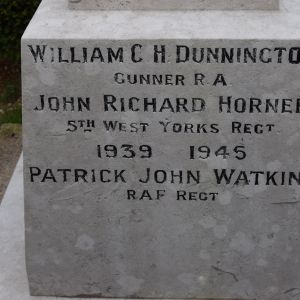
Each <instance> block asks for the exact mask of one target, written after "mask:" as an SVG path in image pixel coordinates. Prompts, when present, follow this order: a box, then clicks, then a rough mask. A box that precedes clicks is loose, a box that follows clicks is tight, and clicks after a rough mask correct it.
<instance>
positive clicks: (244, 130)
mask: <svg viewBox="0 0 300 300" xmlns="http://www.w3.org/2000/svg"><path fill="white" fill-rule="evenodd" d="M281 5H282V10H281V11H279V12H258V11H255V12H218V11H214V12H213V11H210V12H181V13H179V12H125V11H124V12H102V11H99V12H88V11H69V10H68V9H67V6H66V3H65V2H64V1H60V0H44V1H43V2H42V4H41V6H40V8H39V11H38V12H37V14H36V15H35V17H34V18H33V20H32V22H31V24H30V25H29V27H28V29H27V31H26V32H25V34H24V36H23V40H22V76H23V124H24V175H25V177H24V178H25V221H26V222H25V228H26V259H27V271H28V276H29V284H30V291H31V294H32V295H45V296H49V295H52V296H68V297H74V296H77V297H131V298H140V297H141V298H198V299H199V298H222V297H223V298H239V299H256V300H295V299H297V297H299V289H300V287H299V284H300V274H299V263H300V257H299V247H300V244H299V240H300V236H299V228H300V221H299V217H298V216H299V200H298V199H299V195H300V194H299V191H300V190H299V184H300V182H299V181H300V180H299V159H298V153H299V150H300V149H299V148H300V144H299V133H298V132H299V121H298V116H299V112H300V100H299V99H298V98H297V97H298V95H299V92H300V90H299V84H298V83H299V80H300V74H299V64H300V48H299V37H300V26H299V24H300V19H299V11H300V10H299V8H300V4H299V3H297V2H296V1H283V2H282V3H281ZM179 18H180V22H174V20H175V19H179ZM212 20H213V21H214V22H213V23H212ZM211 24H214V26H211ZM261 28H264V30H261ZM221 174H223V175H221ZM224 174H226V176H225V175H224ZM221 178H222V179H221Z"/></svg>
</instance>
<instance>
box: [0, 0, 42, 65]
mask: <svg viewBox="0 0 300 300" xmlns="http://www.w3.org/2000/svg"><path fill="white" fill-rule="evenodd" d="M39 3H40V0H0V58H5V59H10V60H13V61H16V60H19V59H20V38H21V36H22V34H23V32H24V30H25V28H26V26H27V25H28V23H29V21H30V19H31V18H32V16H33V14H34V12H35V10H36V9H37V7H38V5H39Z"/></svg>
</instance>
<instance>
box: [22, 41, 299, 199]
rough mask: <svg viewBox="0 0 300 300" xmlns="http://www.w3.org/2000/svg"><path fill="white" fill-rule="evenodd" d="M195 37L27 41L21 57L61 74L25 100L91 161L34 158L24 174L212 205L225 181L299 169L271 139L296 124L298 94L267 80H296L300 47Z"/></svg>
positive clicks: (265, 182)
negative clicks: (61, 79) (112, 42)
mask: <svg viewBox="0 0 300 300" xmlns="http://www.w3.org/2000/svg"><path fill="white" fill-rule="evenodd" d="M248 43H249V44H251V45H252V44H256V43H250V42H248ZM104 44H105V43H104ZM106 44H107V42H106ZM194 44H197V43H194ZM198 44H199V46H196V47H195V46H194V45H193V46H191V45H185V44H183V43H181V44H175V43H170V44H162V43H159V44H158V43H157V44H156V43H153V44H152V43H149V44H143V43H141V42H137V43H130V42H126V45H125V46H124V45H122V46H113V47H112V46H108V45H96V46H90V45H89V46H85V45H84V46H71V47H70V46H64V45H62V46H59V47H57V46H55V47H54V46H53V45H47V44H35V45H33V44H29V45H27V48H26V51H27V54H28V55H29V57H30V59H31V63H33V64H36V65H40V66H46V68H49V69H51V68H53V70H54V71H53V72H54V73H55V70H56V69H58V70H62V69H63V70H64V72H65V74H66V76H67V75H68V76H70V78H72V80H70V79H66V82H67V83H64V84H65V85H67V88H65V89H64V87H62V88H60V89H58V90H59V92H57V91H56V90H55V88H54V86H52V87H51V88H47V84H46V86H45V88H44V90H39V92H38V93H37V94H36V96H35V97H34V99H32V101H30V104H29V105H28V106H27V107H26V109H27V110H29V111H31V112H32V114H34V115H36V116H37V118H39V116H42V115H43V116H47V118H50V119H51V118H53V119H54V120H58V122H59V124H60V126H59V130H58V132H55V134H53V132H52V131H51V130H50V128H49V132H50V133H49V134H48V135H46V136H48V137H50V139H52V138H54V139H55V138H57V139H58V140H59V138H61V137H64V138H66V139H67V140H68V141H71V142H70V145H73V146H74V145H75V144H76V143H75V141H78V143H79V144H81V146H80V149H78V150H76V149H74V150H73V152H72V153H73V154H74V157H80V155H83V156H88V157H89V162H91V164H92V165H94V166H93V167H90V166H89V167H87V166H84V164H83V163H82V162H80V159H79V160H78V165H77V164H76V163H73V164H70V162H68V159H66V160H65V164H64V165H62V166H59V167H57V166H55V164H54V166H51V165H50V164H49V165H45V164H39V163H38V162H37V163H35V164H31V165H29V166H28V169H27V175H28V178H29V182H30V183H31V184H34V185H42V184H48V185H57V186H64V185H72V184H82V185H91V186H99V187H100V186H102V185H103V186H111V187H113V185H116V184H117V185H118V186H119V188H120V189H122V190H123V196H124V199H127V200H129V201H133V200H166V201H167V200H168V199H171V200H172V199H174V200H176V201H187V200H188V202H193V201H196V202H199V203H203V202H207V203H218V202H217V200H218V197H219V196H220V194H222V192H224V190H226V189H233V188H234V187H247V186H250V187H252V188H253V189H256V188H260V189H261V188H263V189H264V188H272V189H276V188H279V187H292V186H299V185H300V171H299V170H298V169H297V168H296V166H294V164H290V163H289V162H287V163H285V160H286V159H287V158H286V157H284V155H283V158H281V157H280V156H281V153H280V152H277V151H276V146H277V144H278V137H279V135H280V134H289V133H290V132H292V131H293V129H292V128H293V126H295V128H296V127H297V126H298V124H297V121H296V120H297V117H298V114H299V113H300V93H298V92H299V91H297V89H296V87H295V89H291V88H288V89H287V88H282V89H280V90H279V89H278V87H277V84H283V83H284V82H285V81H284V80H285V79H284V73H283V72H290V77H291V80H295V81H296V80H297V78H295V77H294V76H295V74H297V72H296V70H297V69H296V68H297V67H299V66H298V65H299V64H300V47H298V46H297V45H295V46H293V47H287V46H285V45H275V44H274V43H273V42H270V43H269V44H268V43H266V45H261V46H257V45H256V46H251V47H250V46H245V44H247V42H243V43H241V45H240V46H239V45H238V42H237V46H236V47H228V46H226V45H225V42H223V44H224V45H218V43H217V42H214V45H211V46H208V47H204V45H201V43H200V42H199V43H198ZM208 44H209V42H208ZM220 44H221V43H220ZM75 71H76V72H77V75H76V74H74V73H72V72H75ZM41 72H43V71H41ZM45 72H46V69H45ZM261 74H263V75H261ZM275 74H276V76H275ZM72 76H75V78H77V79H76V80H74V79H73V77H72ZM76 76H77V77H76ZM264 76H265V77H267V79H265V78H264ZM79 78H82V81H83V82H84V83H85V84H86V85H85V84H83V85H82V82H80V81H78V80H79ZM273 81H274V82H273ZM60 84H61V83H60ZM77 84H78V85H80V86H82V88H81V89H78V88H77V86H76V85H77ZM264 85H265V86H264ZM48 86H49V85H48ZM264 139H266V140H267V141H268V143H273V144H274V149H272V150H268V145H267V144H265V143H264ZM296 139H297V138H294V140H293V138H292V139H291V140H290V146H291V147H293V145H296V142H295V141H296ZM83 141H84V143H83ZM84 145H86V147H85V146H84ZM64 147H67V148H68V147H69V145H68V144H65V145H62V147H61V150H62V151H63V149H64ZM176 149H177V150H176ZM260 151H261V154H259V152H260ZM293 151H294V150H293ZM168 152H170V155H169V154H168ZM255 157H259V159H260V162H259V163H258V164H257V165H256V164H255V163H253V162H255ZM289 158H290V157H289ZM262 162H263V163H262ZM118 164H120V167H118ZM274 165H275V166H276V167H275V169H274ZM208 182H209V184H207V183H208ZM136 186H138V187H139V188H136ZM208 186H209V187H208Z"/></svg>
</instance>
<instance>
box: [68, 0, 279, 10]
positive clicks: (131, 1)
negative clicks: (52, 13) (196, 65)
mask: <svg viewBox="0 0 300 300" xmlns="http://www.w3.org/2000/svg"><path fill="white" fill-rule="evenodd" d="M69 5H70V8H73V9H88V10H93V9H96V10H98V9H99V10H110V9H112V10H130V9H133V10H144V9H145V10H196V9H199V10H248V9H250V10H259V9H261V10H275V9H278V7H279V0H184V1H182V0H126V1H125V0H69Z"/></svg>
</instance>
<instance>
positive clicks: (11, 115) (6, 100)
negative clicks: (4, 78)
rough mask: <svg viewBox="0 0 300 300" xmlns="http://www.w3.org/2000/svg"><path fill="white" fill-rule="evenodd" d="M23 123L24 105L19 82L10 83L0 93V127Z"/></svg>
mask: <svg viewBox="0 0 300 300" xmlns="http://www.w3.org/2000/svg"><path fill="white" fill-rule="evenodd" d="M6 123H12V124H20V123H22V105H21V100H20V85H19V82H17V81H16V82H8V83H6V84H5V85H4V87H3V88H2V90H1V92H0V126H1V125H2V124H6Z"/></svg>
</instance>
